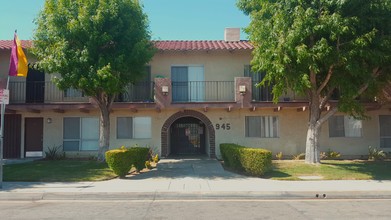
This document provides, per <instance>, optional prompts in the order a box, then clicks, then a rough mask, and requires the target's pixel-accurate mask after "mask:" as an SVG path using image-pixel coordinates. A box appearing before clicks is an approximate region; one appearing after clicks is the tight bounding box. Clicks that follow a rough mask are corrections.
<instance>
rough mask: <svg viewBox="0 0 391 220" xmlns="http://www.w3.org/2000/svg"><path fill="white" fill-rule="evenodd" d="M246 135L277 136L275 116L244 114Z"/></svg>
mask: <svg viewBox="0 0 391 220" xmlns="http://www.w3.org/2000/svg"><path fill="white" fill-rule="evenodd" d="M245 126H246V129H245V130H246V131H245V133H246V137H260V138H278V137H279V134H278V117H277V116H246V118H245Z"/></svg>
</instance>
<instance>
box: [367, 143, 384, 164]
mask: <svg viewBox="0 0 391 220" xmlns="http://www.w3.org/2000/svg"><path fill="white" fill-rule="evenodd" d="M386 158H387V154H386V152H384V151H383V150H380V149H377V148H374V147H372V146H369V147H368V160H374V161H376V160H384V159H386Z"/></svg>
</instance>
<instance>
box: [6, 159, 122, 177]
mask: <svg viewBox="0 0 391 220" xmlns="http://www.w3.org/2000/svg"><path fill="white" fill-rule="evenodd" d="M114 177H116V175H115V174H114V173H113V172H112V171H111V170H110V169H109V168H108V166H107V164H106V163H99V162H97V161H93V160H55V161H49V160H48V161H45V160H40V161H33V162H29V163H22V164H10V165H5V166H4V181H25V182H39V181H43V182H57V181H58V182H73V181H100V180H107V179H112V178H114Z"/></svg>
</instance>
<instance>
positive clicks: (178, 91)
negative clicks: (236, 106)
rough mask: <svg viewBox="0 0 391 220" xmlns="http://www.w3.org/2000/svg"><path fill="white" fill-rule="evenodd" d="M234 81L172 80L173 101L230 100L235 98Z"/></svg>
mask: <svg viewBox="0 0 391 220" xmlns="http://www.w3.org/2000/svg"><path fill="white" fill-rule="evenodd" d="M234 85H235V84H234V81H187V82H172V101H173V102H230V101H234V100H235V86H234Z"/></svg>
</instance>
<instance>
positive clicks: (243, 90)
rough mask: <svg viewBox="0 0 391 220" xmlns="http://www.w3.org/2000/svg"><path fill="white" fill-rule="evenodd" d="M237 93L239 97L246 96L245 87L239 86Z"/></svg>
mask: <svg viewBox="0 0 391 220" xmlns="http://www.w3.org/2000/svg"><path fill="white" fill-rule="evenodd" d="M239 92H240V94H241V95H244V94H246V86H245V85H241V86H239Z"/></svg>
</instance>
